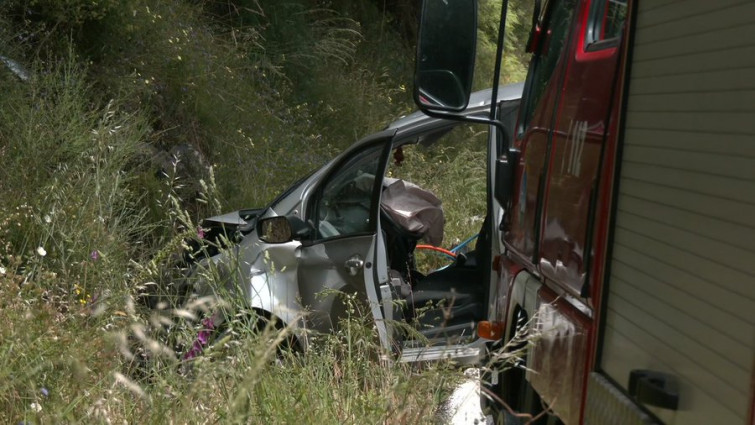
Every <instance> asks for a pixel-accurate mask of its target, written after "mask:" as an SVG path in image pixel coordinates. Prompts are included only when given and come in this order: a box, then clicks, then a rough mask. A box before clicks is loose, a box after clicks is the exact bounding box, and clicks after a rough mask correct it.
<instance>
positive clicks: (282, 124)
mask: <svg viewBox="0 0 755 425" xmlns="http://www.w3.org/2000/svg"><path fill="white" fill-rule="evenodd" d="M389 24H390V17H389V16H386V15H384V14H382V13H381V12H380V10H379V9H378V7H376V6H375V5H374V4H372V3H367V2H351V1H347V0H334V1H328V2H312V1H307V0H288V1H286V2H280V1H277V0H235V1H228V2H217V1H210V0H201V1H195V0H191V1H189V0H185V1H172V2H165V1H160V0H124V1H116V0H96V1H91V0H64V1H53V0H32V1H26V0H6V1H4V2H1V3H0V55H2V56H7V57H10V58H13V59H15V60H17V61H18V62H20V63H22V64H24V65H25V66H26V68H27V69H28V71H29V72H28V73H29V75H30V78H29V80H28V81H22V80H21V79H19V78H18V77H17V76H16V75H14V74H13V73H11V72H8V71H7V70H6V69H5V68H4V67H0V92H2V93H3V99H2V101H0V160H2V163H3V167H2V168H0V199H2V202H0V311H2V314H0V340H2V341H4V344H3V345H2V346H1V347H0V422H2V423H6V422H8V423H18V422H19V421H24V422H29V423H34V422H39V423H61V422H62V423H77V422H83V423H100V422H112V421H115V422H124V421H125V422H129V423H130V422H135V423H137V422H164V421H165V419H166V418H169V419H172V420H173V421H175V422H177V423H185V422H201V421H207V422H227V421H231V422H245V421H246V422H261V421H263V420H264V421H265V422H270V421H272V422H279V423H285V422H293V421H295V420H296V421H301V422H305V423H307V422H308V423H348V422H356V421H357V420H359V421H361V422H367V423H375V422H391V423H394V422H399V423H401V422H404V423H417V422H422V421H430V420H431V419H428V418H429V417H430V415H429V413H431V412H432V410H433V409H434V406H435V405H436V404H437V401H438V400H439V399H440V397H441V395H442V394H443V393H444V391H445V390H446V388H447V385H448V384H449V378H448V376H449V374H448V373H447V371H445V370H443V368H437V369H436V368H429V369H428V370H425V371H417V370H412V369H410V368H409V367H407V366H405V365H396V364H385V363H384V362H383V361H381V360H380V358H381V357H380V354H382V353H380V352H379V347H378V346H377V345H376V342H375V341H374V331H373V329H372V328H371V327H370V325H369V324H367V323H365V322H363V321H362V320H361V319H360V318H359V317H361V316H359V315H354V316H350V317H349V318H347V320H348V322H347V325H346V326H344V327H342V332H341V333H338V334H336V335H333V336H316V337H315V339H316V340H317V341H318V342H317V343H316V344H314V345H313V349H312V351H311V355H308V356H306V357H292V358H290V359H287V360H286V361H287V362H288V364H287V366H286V367H285V368H280V367H274V366H273V365H272V364H271V362H270V361H269V360H270V357H271V350H270V344H269V343H270V341H271V339H272V340H275V339H278V338H285V335H286V332H287V330H285V329H283V330H281V329H277V328H272V329H267V328H266V329H264V332H262V335H260V332H259V329H253V328H254V327H253V326H248V325H249V323H250V322H239V323H241V324H243V325H244V326H237V327H235V328H234V329H235V331H236V333H237V335H236V336H237V337H238V338H235V339H234V341H233V342H232V343H231V342H229V343H228V344H219V345H218V350H217V353H218V354H217V355H216V356H213V355H208V356H203V357H202V358H201V359H199V360H197V361H195V362H194V363H193V365H192V367H191V368H189V369H190V370H191V372H190V373H189V374H188V376H187V375H186V374H182V373H184V372H186V369H187V367H186V364H185V362H183V360H182V359H181V354H182V353H183V352H184V351H185V346H186V345H187V344H190V343H191V341H192V340H193V338H195V337H196V334H197V332H198V331H199V329H200V328H201V325H200V324H199V321H198V318H199V317H200V316H201V314H203V312H205V311H209V310H208V309H209V308H210V307H213V306H208V305H206V304H202V303H198V304H195V305H193V306H192V307H191V308H187V309H184V310H177V309H175V308H174V307H175V304H177V303H174V302H173V301H174V300H171V299H170V298H165V297H163V298H159V300H161V301H164V300H168V301H171V302H168V303H157V304H159V305H155V306H154V307H160V308H156V309H147V308H145V307H144V306H141V305H140V304H138V302H137V301H134V300H138V299H139V297H140V296H141V295H144V293H150V294H154V293H157V294H158V295H171V296H172V295H174V292H173V290H174V288H175V287H176V286H177V285H179V284H180V282H178V281H177V279H176V278H175V276H174V274H175V272H176V271H177V268H176V265H177V264H180V263H181V261H182V254H183V247H182V245H183V243H184V241H185V240H186V238H190V237H192V236H196V235H195V233H196V223H197V221H198V219H199V218H200V217H204V216H207V215H208V214H215V213H217V212H220V211H221V208H222V209H224V210H225V209H228V210H230V209H235V208H242V207H258V206H262V205H264V204H266V203H267V202H268V201H269V200H270V199H271V198H272V197H273V196H275V195H277V194H278V193H279V192H280V190H282V189H283V188H285V187H286V186H287V185H288V184H290V183H291V182H292V181H293V180H295V179H298V178H299V177H301V176H302V175H303V174H304V173H306V172H308V171H310V170H311V169H313V168H315V167H317V166H319V165H321V164H322V163H323V162H325V160H327V159H329V158H330V157H331V156H332V155H333V154H334V153H335V152H337V151H340V150H341V149H343V148H344V147H346V146H348V145H349V144H350V143H351V142H353V141H354V140H355V139H357V138H358V137H361V136H363V135H365V134H367V133H368V132H370V131H372V130H376V129H378V128H381V127H383V126H384V125H385V124H386V123H387V122H388V121H390V120H391V119H393V118H394V117H396V116H397V115H400V114H402V113H405V112H407V111H408V110H409V109H411V106H410V99H409V92H410V90H409V89H408V87H409V81H410V78H411V72H412V67H413V64H412V60H411V58H412V56H413V53H412V51H411V49H410V47H409V46H408V45H407V44H408V43H407V42H406V41H403V40H402V39H401V37H400V36H399V35H398V34H397V33H396V32H395V31H394V30H393V26H392V25H389ZM511 73H512V75H513V71H511ZM480 84H484V83H480ZM465 137H466V136H465ZM482 152H484V149H483V148H480V147H479V146H478V147H477V148H475V149H470V150H467V149H456V148H452V147H444V148H442V149H440V150H438V151H437V152H430V153H422V154H418V155H416V156H414V157H412V159H410V161H413V162H412V164H411V165H413V166H415V170H416V171H415V172H414V173H415V174H414V175H412V176H410V178H409V179H410V180H413V179H415V178H416V179H418V180H419V181H418V182H420V183H421V182H422V180H423V179H424V180H426V181H428V182H433V185H432V186H431V187H430V188H431V189H432V190H435V191H437V192H438V193H439V196H440V197H441V198H443V199H444V200H445V201H446V205H447V206H448V211H449V216H448V217H449V224H448V226H447V233H448V234H449V235H450V237H449V239H447V242H448V243H453V242H454V241H456V240H457V239H462V238H464V237H466V236H468V235H469V234H471V233H474V232H476V231H477V230H478V229H479V223H478V222H476V221H474V220H472V221H469V220H468V218H469V217H475V216H479V215H480V214H482V212H483V211H484V197H483V196H480V194H481V193H483V191H484V172H482V171H481V170H484V160H483V153H482ZM440 171H443V173H444V177H443V178H442V179H436V178H435V177H436V172H437V173H440ZM452 211H453V213H452ZM453 214H456V215H453ZM155 288H157V289H155ZM150 299H151V298H150ZM214 307H217V306H214ZM203 309H204V310H203ZM233 312H234V315H232V316H233V317H236V315H235V314H236V313H239V312H241V313H253V312H246V311H245V310H244V306H235V309H234V310H233ZM252 316H253V315H252ZM246 317H247V319H248V317H249V314H247V315H246ZM234 320H236V319H234ZM239 320H240V319H239ZM168 330H169V331H170V332H168ZM253 331H256V332H253ZM273 351H274V350H273ZM221 359H223V361H220V360H221ZM43 389H44V390H43ZM428 400H430V402H428Z"/></svg>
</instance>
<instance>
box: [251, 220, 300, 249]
mask: <svg viewBox="0 0 755 425" xmlns="http://www.w3.org/2000/svg"><path fill="white" fill-rule="evenodd" d="M257 234H258V235H259V238H260V240H261V241H262V242H266V243H286V242H291V241H292V240H294V239H300V238H303V237H306V236H307V235H309V234H310V228H309V226H307V223H305V222H304V221H303V220H302V219H300V218H299V217H297V216H294V215H291V216H277V217H267V218H263V219H261V220H259V221H258V222H257Z"/></svg>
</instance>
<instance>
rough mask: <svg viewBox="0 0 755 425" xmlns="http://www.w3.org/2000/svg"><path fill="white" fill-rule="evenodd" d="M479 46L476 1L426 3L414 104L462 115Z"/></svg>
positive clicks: (416, 68)
mask: <svg viewBox="0 0 755 425" xmlns="http://www.w3.org/2000/svg"><path fill="white" fill-rule="evenodd" d="M476 46H477V1H476V0H453V1H448V0H424V1H423V3H422V17H421V19H420V25H419V40H418V42H417V62H416V67H415V71H414V102H415V103H416V104H417V106H419V107H420V108H422V109H432V110H437V111H450V112H460V111H463V110H464V109H465V108H466V107H467V103H468V102H469V95H470V93H471V92H472V79H473V77H474V62H475V49H476Z"/></svg>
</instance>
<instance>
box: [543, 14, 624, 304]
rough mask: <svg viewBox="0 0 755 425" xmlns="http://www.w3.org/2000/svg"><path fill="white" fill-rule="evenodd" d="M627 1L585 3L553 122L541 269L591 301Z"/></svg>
mask: <svg viewBox="0 0 755 425" xmlns="http://www.w3.org/2000/svg"><path fill="white" fill-rule="evenodd" d="M626 10H627V4H626V0H593V1H592V2H590V3H587V2H585V5H584V6H583V12H582V13H586V14H587V19H579V20H578V21H577V25H576V26H575V28H574V31H573V33H574V34H575V37H576V39H575V40H574V42H575V43H574V44H575V46H574V50H573V52H574V53H573V54H572V55H569V58H568V71H567V72H566V75H565V79H564V83H563V90H562V94H561V100H560V102H559V104H558V109H557V112H556V114H555V117H554V119H553V121H552V122H553V126H552V128H553V130H552V132H553V135H552V140H551V145H550V153H551V160H550V163H551V165H550V169H549V171H548V173H547V174H548V181H547V185H546V188H545V201H544V211H543V229H542V235H541V238H542V239H541V243H540V255H539V257H540V262H539V266H540V270H541V272H542V273H543V276H544V277H546V278H548V279H551V280H553V281H554V282H556V283H558V284H560V285H561V287H563V288H564V289H565V290H567V291H568V292H570V293H571V295H573V296H575V297H580V296H582V297H584V298H587V297H589V295H590V294H589V292H590V291H589V288H588V287H586V286H583V285H585V284H586V283H587V282H588V278H587V273H588V272H589V271H588V270H587V269H586V267H587V266H588V262H589V258H590V253H589V252H586V250H590V249H591V246H592V241H588V237H589V236H590V235H591V234H592V227H593V223H592V222H591V216H594V214H593V215H591V214H590V212H591V211H592V210H594V209H595V208H596V202H597V194H598V188H599V185H598V183H599V182H598V179H599V178H600V177H599V173H600V166H601V158H602V156H603V146H604V144H605V143H606V137H607V136H609V135H607V134H606V133H607V129H608V119H609V116H610V114H611V105H612V101H613V97H614V96H613V95H614V87H615V81H616V78H617V66H618V60H619V41H620V39H621V33H622V30H623V28H624V20H625V18H626Z"/></svg>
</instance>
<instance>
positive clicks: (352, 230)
mask: <svg viewBox="0 0 755 425" xmlns="http://www.w3.org/2000/svg"><path fill="white" fill-rule="evenodd" d="M394 134H395V130H387V131H383V132H381V133H377V134H375V135H373V136H371V137H370V138H369V139H368V140H365V142H364V143H362V144H361V148H360V149H358V150H355V151H352V152H350V153H349V154H347V155H346V156H344V157H343V158H342V159H341V160H340V161H339V163H337V164H335V166H333V167H332V168H331V169H332V170H333V171H332V172H331V173H330V174H329V175H327V176H326V177H325V178H324V179H323V181H322V182H321V183H320V184H319V185H318V186H317V187H316V188H315V189H314V192H313V193H312V194H311V195H310V196H309V197H308V201H307V203H306V206H305V209H306V214H305V218H306V220H307V221H308V222H309V223H310V224H311V225H312V227H313V232H312V235H311V237H310V238H309V240H308V241H306V242H303V243H302V246H301V247H300V248H299V249H300V252H299V255H300V258H299V265H298V272H297V274H298V285H299V294H300V296H301V298H302V299H301V302H302V303H303V305H305V306H308V307H309V308H310V310H311V313H310V316H309V320H308V322H309V325H310V327H312V328H313V329H315V330H318V331H323V332H327V331H330V330H332V329H338V326H339V322H340V321H341V320H342V319H343V318H345V317H347V314H348V311H349V307H350V306H349V305H348V303H349V301H347V296H348V294H354V293H356V294H357V297H356V299H355V300H354V301H351V302H354V303H356V304H357V305H356V306H353V307H356V308H358V309H362V310H363V313H364V312H365V311H364V310H368V311H369V312H370V313H371V314H372V315H373V317H374V319H375V321H376V324H377V326H378V331H379V333H380V339H381V343H382V345H383V346H384V347H385V348H386V349H387V348H389V341H388V338H387V333H386V330H385V329H386V328H385V323H384V319H385V317H384V315H383V309H382V306H383V301H385V302H387V303H388V305H389V306H390V304H391V302H390V293H389V292H387V293H385V294H384V295H385V296H386V297H388V299H386V300H383V298H382V297H381V295H383V294H381V291H380V287H381V285H382V286H384V285H385V284H386V283H387V282H388V271H387V265H386V261H385V256H386V254H385V246H384V243H383V241H382V237H381V230H380V196H381V189H382V180H383V175H384V173H385V169H386V164H387V160H388V155H389V153H390V148H391V142H392V137H393V135H394ZM339 292H340V294H339Z"/></svg>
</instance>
